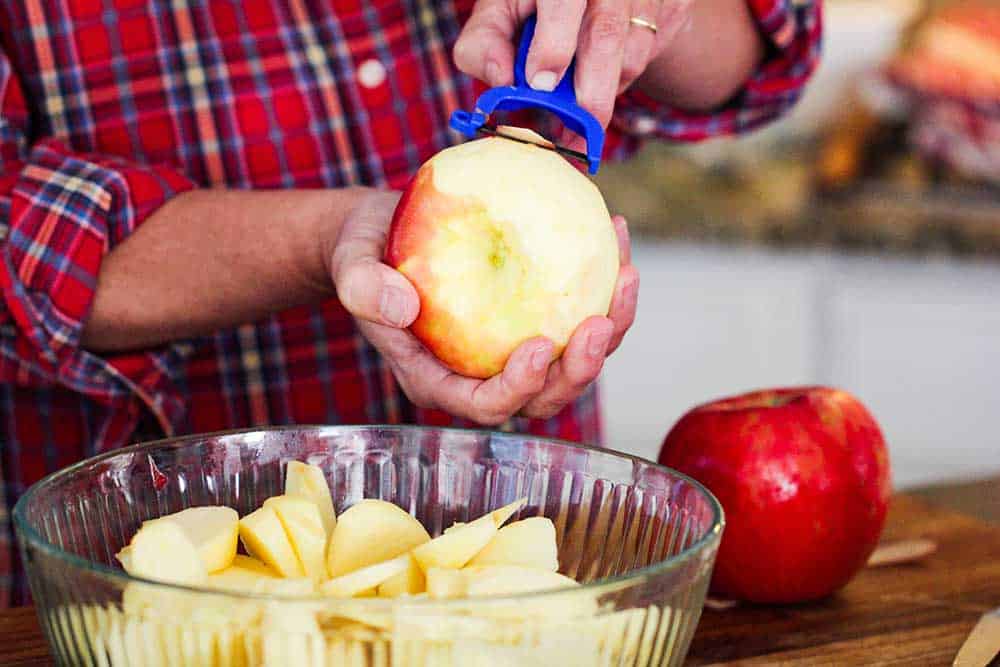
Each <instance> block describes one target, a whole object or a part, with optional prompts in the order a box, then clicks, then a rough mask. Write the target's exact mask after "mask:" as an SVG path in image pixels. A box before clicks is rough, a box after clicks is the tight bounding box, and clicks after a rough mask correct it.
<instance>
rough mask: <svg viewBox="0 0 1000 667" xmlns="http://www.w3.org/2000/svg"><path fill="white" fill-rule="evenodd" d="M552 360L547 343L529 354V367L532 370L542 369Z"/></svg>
mask: <svg viewBox="0 0 1000 667" xmlns="http://www.w3.org/2000/svg"><path fill="white" fill-rule="evenodd" d="M551 361H552V350H551V349H549V346H548V345H543V346H541V347H540V348H538V349H537V350H535V351H534V352H533V353H532V354H531V369H532V370H534V371H536V372H537V371H544V370H545V369H546V368H548V367H549V363H550V362H551Z"/></svg>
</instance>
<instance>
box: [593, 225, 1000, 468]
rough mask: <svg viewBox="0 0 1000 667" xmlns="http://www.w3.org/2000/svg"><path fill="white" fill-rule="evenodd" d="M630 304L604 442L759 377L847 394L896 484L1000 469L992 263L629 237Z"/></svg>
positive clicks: (652, 434)
mask: <svg viewBox="0 0 1000 667" xmlns="http://www.w3.org/2000/svg"><path fill="white" fill-rule="evenodd" d="M633 261H634V262H635V264H636V265H637V267H638V268H639V271H640V275H641V277H642V286H641V289H640V298H639V313H638V316H637V319H636V323H635V325H634V327H633V328H632V331H631V332H630V333H629V335H628V337H627V338H626V340H625V342H624V344H623V345H622V347H621V348H620V349H619V350H618V352H616V353H615V355H614V356H613V357H612V358H611V359H610V360H609V361H608V364H607V365H606V367H605V372H604V377H603V397H604V410H605V419H606V425H607V435H608V438H607V442H608V445H609V446H610V447H612V448H615V449H621V450H625V451H630V452H634V453H636V454H639V455H641V456H645V457H649V458H655V456H656V453H657V451H658V450H659V445H660V442H661V440H662V439H663V436H664V435H665V434H666V432H667V431H668V430H669V428H670V426H671V425H672V424H673V423H674V422H675V421H676V420H677V418H679V417H680V416H681V414H683V412H684V411H685V410H687V409H688V408H690V407H692V406H693V405H695V404H697V403H701V402H704V401H706V400H710V399H712V398H716V397H719V396H723V395H727V394H733V393H737V392H741V391H745V390H749V389H754V388H761V387H767V386H776V385H787V384H805V383H823V384H832V385H835V386H839V387H842V388H844V389H846V390H848V391H850V392H852V393H854V394H856V395H857V396H858V397H859V398H861V400H862V401H864V402H865V403H866V404H867V405H868V407H869V408H870V409H871V410H872V412H873V413H874V415H875V417H876V418H877V419H878V421H879V423H880V424H881V425H882V428H883V430H884V432H885V434H886V439H887V441H888V443H889V447H890V455H891V459H892V464H893V471H894V481H895V483H896V485H897V486H899V487H904V486H910V485H914V484H919V483H928V482H933V481H939V480H946V479H959V478H972V477H977V476H983V475H988V474H991V473H992V474H996V472H998V471H1000V435H998V432H1000V428H998V427H1000V424H998V422H1000V265H997V264H989V263H970V262H960V261H957V260H922V259H914V260H903V259H896V258H887V257H881V256H870V257H869V256H850V257H849V256H841V255H836V254H830V253H824V252H791V251H789V252H769V251H764V250H759V249H749V248H731V247H707V246H696V245H686V244H657V243H649V242H646V243H637V244H636V247H635V248H634V255H633Z"/></svg>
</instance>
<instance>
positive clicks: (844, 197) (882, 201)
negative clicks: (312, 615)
mask: <svg viewBox="0 0 1000 667" xmlns="http://www.w3.org/2000/svg"><path fill="white" fill-rule="evenodd" d="M816 160H817V157H816V156H815V155H814V154H813V153H812V152H811V149H809V148H803V147H802V146H796V145H790V146H788V147H784V148H782V149H775V148H774V147H773V146H771V147H768V146H765V145H761V144H760V142H756V143H755V142H753V141H752V140H748V139H744V140H742V141H741V142H739V143H736V142H733V141H732V140H717V141H715V142H710V144H709V145H707V146H704V147H701V146H698V147H692V148H689V147H673V146H666V145H653V146H649V147H647V148H646V149H645V150H643V151H642V152H641V153H640V154H639V155H638V156H636V157H635V158H634V159H632V160H630V161H628V162H625V163H622V164H609V165H608V166H607V167H606V168H603V169H602V170H601V173H600V174H599V175H598V176H597V183H598V186H599V187H600V188H601V191H602V192H603V193H604V195H605V197H606V199H607V201H608V207H609V208H610V209H611V210H612V212H615V213H621V214H622V215H624V216H625V217H626V218H627V219H628V220H629V228H630V231H631V232H632V235H633V237H634V238H637V239H648V240H654V241H660V240H670V241H689V242H691V241H694V242H708V243H725V244H731V245H753V246H762V247H768V248H779V249H787V250H803V249H824V250H836V251H840V252H849V253H856V252H865V253H881V254H889V255H897V256H909V257H914V256H916V257H924V256H948V257H979V258H988V259H991V260H992V259H996V258H1000V186H988V185H982V184H972V183H961V182H947V181H946V182H943V183H937V184H934V185H933V186H931V185H928V184H927V183H926V182H925V181H926V179H927V176H926V175H924V176H918V175H915V174H914V173H910V172H912V171H913V169H914V167H913V165H912V164H909V163H903V164H901V165H900V166H898V167H897V168H894V169H895V171H896V172H899V173H896V174H894V175H893V176H892V179H891V180H881V181H879V180H871V181H864V182H859V183H856V184H853V185H852V186H850V187H845V188H842V189H839V190H835V191H827V190H824V189H823V187H821V186H819V185H817V183H816V178H817V177H816V174H815V173H814V166H815V163H816Z"/></svg>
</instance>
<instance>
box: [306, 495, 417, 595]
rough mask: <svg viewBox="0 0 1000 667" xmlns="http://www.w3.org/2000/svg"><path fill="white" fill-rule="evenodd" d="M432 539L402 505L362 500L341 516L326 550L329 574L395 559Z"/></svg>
mask: <svg viewBox="0 0 1000 667" xmlns="http://www.w3.org/2000/svg"><path fill="white" fill-rule="evenodd" d="M430 539H431V538H430V535H428V534H427V531H426V530H425V529H424V527H423V526H422V525H420V522H419V521H417V520H416V519H415V518H414V517H413V516H411V515H410V514H409V513H407V512H406V511H405V510H403V509H402V508H400V507H397V506H396V505H393V504H392V503H390V502H386V501H384V500H374V499H367V500H361V501H359V502H358V503H356V504H355V505H353V506H352V507H351V508H350V509H348V510H347V511H345V512H344V513H343V514H341V515H340V517H339V518H338V519H337V527H336V528H335V529H334V530H333V535H331V536H330V544H329V545H328V547H327V552H326V570H327V574H328V575H329V576H330V577H331V578H333V577H339V576H341V575H344V574H347V573H348V572H353V571H354V570H360V569H361V568H363V567H367V566H369V565H374V564H376V563H382V562H385V561H388V560H392V559H393V558H396V557H397V556H401V555H402V554H404V553H406V552H407V551H410V550H411V549H413V548H414V547H416V546H419V545H421V544H424V543H425V542H427V541H429V540H430Z"/></svg>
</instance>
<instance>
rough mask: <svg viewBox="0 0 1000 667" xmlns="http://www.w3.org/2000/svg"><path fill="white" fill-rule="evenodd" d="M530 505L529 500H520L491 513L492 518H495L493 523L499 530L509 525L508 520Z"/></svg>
mask: <svg viewBox="0 0 1000 667" xmlns="http://www.w3.org/2000/svg"><path fill="white" fill-rule="evenodd" d="M527 503H528V499H527V498H518V499H517V500H515V501H514V502H512V503H510V504H508V505H504V506H503V507H500V508H498V509H495V510H493V511H492V512H490V516H491V517H493V522H494V523H495V524H496V525H497V528H499V527H500V526H502V525H504V524H505V523H507V519H509V518H511V517H512V516H514V514H515V513H516V512H518V511H519V510H520V509H521V508H522V507H524V506H525V505H526V504H527Z"/></svg>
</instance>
